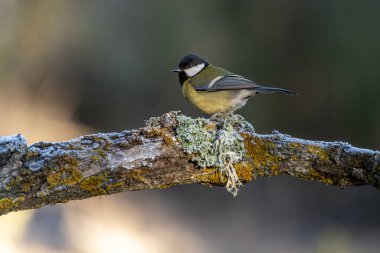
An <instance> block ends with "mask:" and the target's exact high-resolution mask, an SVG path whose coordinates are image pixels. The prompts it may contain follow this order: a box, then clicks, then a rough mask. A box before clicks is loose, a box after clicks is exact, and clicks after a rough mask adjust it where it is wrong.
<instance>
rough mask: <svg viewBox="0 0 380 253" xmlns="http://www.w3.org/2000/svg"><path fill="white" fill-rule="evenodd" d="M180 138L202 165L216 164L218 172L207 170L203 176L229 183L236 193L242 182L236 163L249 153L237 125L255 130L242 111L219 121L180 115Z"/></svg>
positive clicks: (178, 129)
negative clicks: (240, 113) (241, 113)
mask: <svg viewBox="0 0 380 253" xmlns="http://www.w3.org/2000/svg"><path fill="white" fill-rule="evenodd" d="M177 120H178V126H177V129H176V133H177V138H178V141H179V142H180V143H181V144H182V146H183V149H184V151H185V152H186V153H187V154H192V155H193V158H192V161H194V162H195V163H196V164H197V165H198V166H199V167H202V168H206V167H207V168H212V167H213V168H216V171H217V172H218V174H219V175H216V174H215V173H213V172H212V173H210V174H207V173H205V174H203V175H202V176H201V178H200V179H201V180H202V179H207V180H208V182H210V183H218V182H221V183H225V184H226V189H227V190H228V191H229V192H231V193H232V194H233V195H234V196H236V194H237V191H238V187H239V186H241V182H240V180H239V177H238V174H237V172H236V169H235V167H234V164H236V163H238V162H240V161H241V160H242V158H243V156H244V155H245V148H244V139H243V138H242V136H241V135H240V133H239V132H237V131H236V130H235V128H234V127H237V126H239V127H240V128H243V129H248V128H249V129H250V130H253V128H252V126H251V125H250V124H249V123H247V122H246V121H245V120H244V119H243V118H242V117H241V116H239V115H229V116H226V117H225V118H223V119H219V121H218V122H214V121H210V120H208V119H203V118H197V119H192V118H190V117H187V116H184V115H177Z"/></svg>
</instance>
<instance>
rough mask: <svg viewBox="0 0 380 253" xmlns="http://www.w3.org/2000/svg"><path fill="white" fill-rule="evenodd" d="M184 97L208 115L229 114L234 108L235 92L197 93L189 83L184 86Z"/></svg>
mask: <svg viewBox="0 0 380 253" xmlns="http://www.w3.org/2000/svg"><path fill="white" fill-rule="evenodd" d="M182 92H183V96H184V97H185V98H186V99H187V100H189V101H190V102H191V103H192V104H193V105H194V106H195V107H197V108H198V109H199V110H201V111H202V112H204V113H206V114H210V115H211V114H215V113H229V111H231V109H232V108H233V107H234V105H233V97H234V93H236V92H235V91H227V90H224V91H214V92H205V91H196V90H195V89H194V88H193V86H192V85H191V84H190V83H189V82H188V81H186V82H184V83H183V86H182Z"/></svg>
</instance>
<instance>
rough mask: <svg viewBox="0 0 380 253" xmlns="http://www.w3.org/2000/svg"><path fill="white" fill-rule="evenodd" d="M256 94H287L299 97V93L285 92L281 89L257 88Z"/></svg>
mask: <svg viewBox="0 0 380 253" xmlns="http://www.w3.org/2000/svg"><path fill="white" fill-rule="evenodd" d="M254 91H256V94H273V93H285V94H288V95H298V93H296V92H294V91H290V90H285V89H281V88H272V87H257V88H255V89H254Z"/></svg>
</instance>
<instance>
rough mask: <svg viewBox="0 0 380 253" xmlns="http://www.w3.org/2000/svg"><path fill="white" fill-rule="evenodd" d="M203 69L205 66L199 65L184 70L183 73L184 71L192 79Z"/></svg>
mask: <svg viewBox="0 0 380 253" xmlns="http://www.w3.org/2000/svg"><path fill="white" fill-rule="evenodd" d="M204 67H205V64H204V63H201V64H198V65H196V66H194V67H191V68H188V69H184V70H183V71H185V73H186V75H187V76H188V77H193V76H195V75H196V74H198V73H199V72H200V71H201V70H202V69H203V68H204Z"/></svg>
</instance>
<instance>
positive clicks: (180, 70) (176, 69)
mask: <svg viewBox="0 0 380 253" xmlns="http://www.w3.org/2000/svg"><path fill="white" fill-rule="evenodd" d="M171 72H182V69H180V68H175V69H172V70H171Z"/></svg>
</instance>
